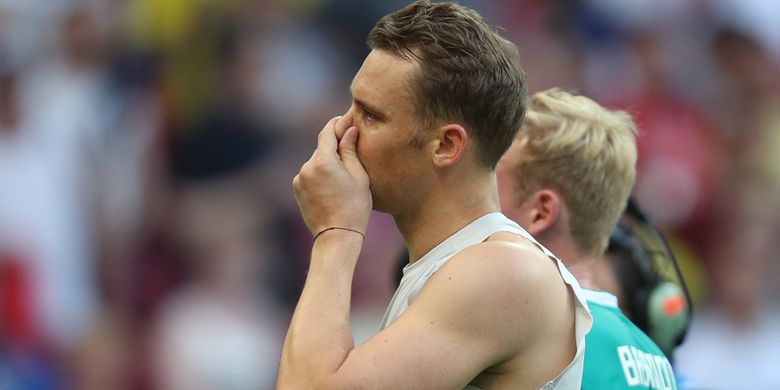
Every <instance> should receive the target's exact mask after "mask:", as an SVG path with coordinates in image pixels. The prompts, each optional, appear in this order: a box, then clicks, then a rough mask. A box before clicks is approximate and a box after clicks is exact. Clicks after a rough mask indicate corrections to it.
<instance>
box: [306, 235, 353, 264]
mask: <svg viewBox="0 0 780 390" xmlns="http://www.w3.org/2000/svg"><path fill="white" fill-rule="evenodd" d="M363 237H364V236H363V234H362V233H360V232H359V231H356V230H351V229H349V230H347V229H327V230H323V231H322V232H320V233H318V234H317V236H316V240H314V246H313V248H312V251H314V252H320V253H323V252H327V253H336V252H340V253H342V254H343V255H346V256H348V257H351V256H350V254H349V252H355V253H354V257H355V259H357V255H359V254H360V249H361V248H362V247H363V240H364V238H363ZM327 257H329V256H327ZM312 258H314V257H312Z"/></svg>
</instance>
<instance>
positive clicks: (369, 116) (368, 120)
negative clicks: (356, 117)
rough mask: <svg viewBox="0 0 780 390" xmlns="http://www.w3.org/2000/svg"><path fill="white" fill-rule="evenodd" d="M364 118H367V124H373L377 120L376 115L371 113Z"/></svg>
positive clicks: (367, 113)
mask: <svg viewBox="0 0 780 390" xmlns="http://www.w3.org/2000/svg"><path fill="white" fill-rule="evenodd" d="M364 117H365V118H366V122H373V121H374V120H375V119H376V118H375V117H374V114H372V113H370V112H366V113H365V115H364Z"/></svg>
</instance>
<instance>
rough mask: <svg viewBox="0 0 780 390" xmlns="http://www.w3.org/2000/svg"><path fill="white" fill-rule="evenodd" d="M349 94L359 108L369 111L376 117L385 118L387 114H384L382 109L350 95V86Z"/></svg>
mask: <svg viewBox="0 0 780 390" xmlns="http://www.w3.org/2000/svg"><path fill="white" fill-rule="evenodd" d="M349 96H350V98H352V101H353V102H355V104H357V105H358V106H360V108H361V109H363V110H365V111H368V112H370V113H371V114H373V115H374V116H376V117H378V119H387V114H385V112H384V111H382V110H380V109H379V108H377V107H375V106H373V105H371V104H369V103H366V102H365V101H364V100H360V99H358V98H356V97H355V96H354V95H352V86H350V88H349Z"/></svg>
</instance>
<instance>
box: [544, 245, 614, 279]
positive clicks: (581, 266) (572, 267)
mask: <svg viewBox="0 0 780 390" xmlns="http://www.w3.org/2000/svg"><path fill="white" fill-rule="evenodd" d="M539 242H541V243H542V245H544V246H545V247H547V249H549V250H550V251H552V253H554V254H555V255H556V256H558V258H559V259H561V261H562V262H563V264H564V265H565V266H566V268H567V269H568V270H569V272H571V274H572V275H574V277H575V278H576V279H577V282H579V284H580V286H582V287H583V288H588V289H594V290H603V289H604V288H603V286H601V283H600V282H599V278H598V276H599V271H598V269H597V262H599V261H601V260H599V259H598V258H597V257H596V256H590V255H584V254H582V253H580V251H579V250H578V249H577V248H576V246H575V244H574V243H573V242H571V241H570V240H569V239H567V238H563V237H559V239H558V240H557V241H550V240H549V239H548V238H547V237H543V238H541V239H540V240H539Z"/></svg>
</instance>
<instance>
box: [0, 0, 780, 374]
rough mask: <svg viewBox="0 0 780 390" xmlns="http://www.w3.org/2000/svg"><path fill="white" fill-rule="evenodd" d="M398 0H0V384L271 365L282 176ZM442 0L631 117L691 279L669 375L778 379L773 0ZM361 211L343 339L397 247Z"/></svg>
mask: <svg viewBox="0 0 780 390" xmlns="http://www.w3.org/2000/svg"><path fill="white" fill-rule="evenodd" d="M406 3H407V2H406V1H400V0H392V1H361V0H197V1H196V0H89V1H78V0H0V389H60V388H65V389H270V388H272V387H273V382H274V376H275V370H276V365H277V361H278V356H279V351H280V348H281V343H282V340H283V336H284V332H285V330H286V325H287V323H288V321H289V318H290V314H291V311H292V309H293V307H294V304H295V302H296V299H297V297H298V294H299V292H300V289H301V287H302V284H303V279H304V276H305V272H306V268H307V264H308V254H309V250H310V248H311V237H310V235H309V234H308V232H307V230H306V228H305V226H304V225H303V223H302V220H301V219H300V216H299V214H298V211H297V207H296V205H295V201H294V197H293V193H292V190H291V180H292V177H293V176H294V175H295V174H296V173H297V170H298V169H299V167H300V165H301V164H302V163H303V162H304V161H305V160H306V159H307V158H308V156H309V155H310V153H311V152H312V150H313V148H314V146H315V145H316V133H317V132H318V131H319V130H320V128H321V127H322V125H323V124H324V123H325V122H326V121H327V120H328V119H329V118H330V117H332V116H334V115H337V114H340V113H343V112H345V111H346V110H347V108H348V106H349V91H348V85H349V83H350V81H351V79H352V77H353V75H354V74H355V72H356V71H357V69H358V68H359V66H360V64H361V62H362V59H363V58H364V56H365V55H366V54H367V52H368V49H367V47H366V45H365V37H366V35H367V33H368V31H369V30H370V28H371V27H372V26H373V24H374V23H375V21H376V20H377V19H378V18H379V17H380V16H381V15H383V14H385V13H387V12H389V11H393V10H396V9H399V8H401V7H402V6H404V5H405V4H406ZM462 3H463V4H465V5H469V6H472V7H474V8H476V9H477V10H479V11H480V12H481V13H482V14H483V15H485V16H486V18H487V19H488V21H489V22H490V23H491V24H493V25H496V26H500V27H501V29H502V31H503V32H502V33H503V35H504V36H506V37H507V38H509V39H511V40H512V41H514V42H515V43H517V45H518V46H519V48H520V50H521V54H522V58H523V64H524V67H525V69H526V71H527V74H528V79H529V87H530V90H531V91H532V92H534V91H539V90H542V89H546V88H549V87H553V86H559V87H562V88H564V89H567V90H571V91H575V92H579V93H582V94H586V95H589V96H591V97H593V98H594V99H596V100H597V101H599V102H601V103H603V104H605V105H608V106H610V107H615V108H620V109H625V110H628V111H629V112H631V113H632V114H633V115H635V117H636V119H637V121H638V123H639V125H640V127H641V129H642V135H641V137H640V139H639V148H640V161H639V166H638V168H639V177H638V181H637V187H636V191H635V193H636V195H637V196H638V198H639V200H640V203H641V204H642V205H643V206H644V207H645V208H646V211H647V212H648V214H649V215H650V216H651V218H652V219H653V220H654V221H655V222H656V223H657V224H658V225H660V226H661V227H662V229H663V230H664V232H666V234H668V236H669V238H670V239H671V241H672V243H673V247H674V248H675V251H676V253H677V254H678V257H679V260H680V262H681V265H682V268H683V272H684V274H685V277H686V279H687V281H688V283H689V286H690V288H691V290H692V293H693V296H694V299H695V307H696V316H695V319H694V322H693V326H692V328H691V330H690V333H689V337H688V339H687V340H686V342H685V344H684V345H683V346H682V347H681V348H680V349H679V350H678V351H677V353H676V355H675V361H674V364H675V366H676V368H677V369H678V370H679V372H680V374H681V375H682V376H684V377H685V378H687V379H689V380H690V383H693V384H696V386H698V388H707V389H778V388H780V370H778V369H777V363H778V362H779V361H780V360H778V359H779V358H778V352H780V300H778V299H777V297H778V293H780V265H779V264H780V261H778V260H779V259H780V240H779V239H778V237H780V196H778V195H779V194H780V153H779V152H780V77H778V76H780V72H778V71H779V70H780V23H778V22H777V21H778V20H780V3H778V2H777V1H776V0H712V1H707V0H631V1H623V0H495V1H476V0H475V1H462ZM367 233H368V234H367V239H366V244H365V248H364V250H363V253H362V260H361V261H360V263H359V265H358V270H357V273H356V279H355V283H354V303H353V312H354V314H353V321H354V326H355V336H356V338H357V339H358V340H362V339H365V338H366V337H368V335H370V334H371V333H373V332H375V331H376V329H377V327H378V323H379V320H380V319H381V314H382V313H383V311H384V308H385V305H386V304H387V302H388V301H389V298H390V294H391V293H392V291H393V290H394V288H395V286H394V277H395V275H396V267H397V264H398V262H397V261H398V258H399V256H400V254H401V253H402V248H403V241H402V239H401V237H400V235H399V234H398V232H397V231H396V229H395V226H394V224H393V221H392V219H391V218H389V217H388V216H387V215H383V214H376V215H374V216H373V218H372V221H371V224H370V226H369V229H368V232H367Z"/></svg>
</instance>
